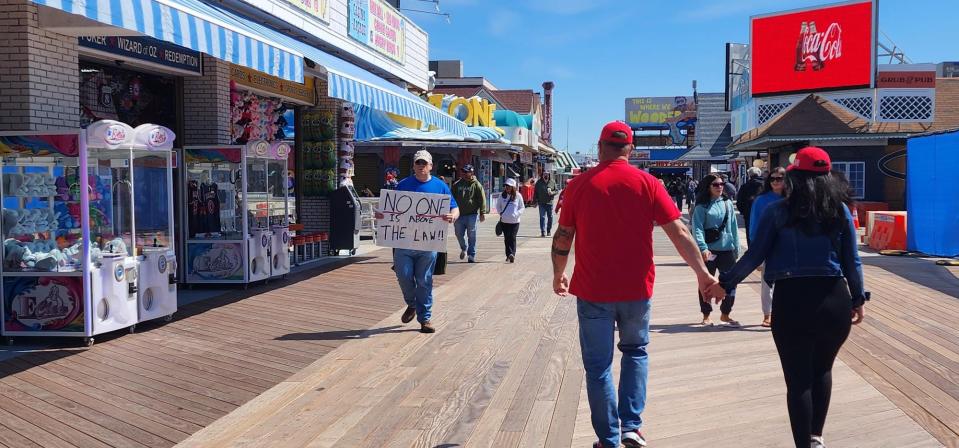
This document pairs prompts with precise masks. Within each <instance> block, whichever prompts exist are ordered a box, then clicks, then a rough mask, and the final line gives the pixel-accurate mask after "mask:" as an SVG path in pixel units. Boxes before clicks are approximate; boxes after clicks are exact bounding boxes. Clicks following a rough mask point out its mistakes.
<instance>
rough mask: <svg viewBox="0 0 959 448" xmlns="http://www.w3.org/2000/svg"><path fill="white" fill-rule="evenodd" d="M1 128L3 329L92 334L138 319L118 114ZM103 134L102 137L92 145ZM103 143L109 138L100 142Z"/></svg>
mask: <svg viewBox="0 0 959 448" xmlns="http://www.w3.org/2000/svg"><path fill="white" fill-rule="evenodd" d="M95 125H96V127H94V126H93V125H91V128H90V129H88V131H86V132H81V133H76V132H73V133H56V132H48V133H44V132H40V133H3V134H0V156H2V158H0V171H2V182H0V200H2V202H3V226H2V233H3V238H4V244H3V264H2V273H0V274H2V279H3V282H2V291H3V302H2V305H0V307H2V314H3V323H2V327H0V329H2V333H3V335H4V336H5V337H8V338H12V337H16V336H73V337H83V338H85V340H86V342H87V344H88V345H90V344H92V343H93V336H94V335H97V334H102V333H106V332H110V331H115V330H119V329H124V328H128V327H132V326H133V325H135V324H136V323H137V320H138V313H137V285H138V269H137V264H138V263H137V259H136V253H135V248H134V247H135V246H134V235H135V230H134V202H133V197H134V193H133V190H134V188H133V176H134V172H133V169H132V166H133V155H132V152H131V151H130V150H126V151H122V150H121V151H118V150H115V147H113V145H117V144H121V143H126V142H127V141H129V140H130V139H132V138H133V137H134V135H135V131H134V130H133V129H132V128H130V127H129V126H127V125H124V124H122V123H117V122H111V123H99V124H95ZM88 134H90V135H93V134H98V135H99V137H97V138H96V139H95V140H96V141H97V143H98V145H99V146H100V147H96V148H91V147H88V146H87V137H88ZM100 143H102V144H100Z"/></svg>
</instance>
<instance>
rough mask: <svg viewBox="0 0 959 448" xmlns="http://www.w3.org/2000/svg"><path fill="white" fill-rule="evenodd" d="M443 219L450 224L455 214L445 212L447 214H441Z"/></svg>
mask: <svg viewBox="0 0 959 448" xmlns="http://www.w3.org/2000/svg"><path fill="white" fill-rule="evenodd" d="M443 220H444V221H446V222H448V223H451V224H452V223H453V221H456V215H454V214H452V213H447V214H445V215H443Z"/></svg>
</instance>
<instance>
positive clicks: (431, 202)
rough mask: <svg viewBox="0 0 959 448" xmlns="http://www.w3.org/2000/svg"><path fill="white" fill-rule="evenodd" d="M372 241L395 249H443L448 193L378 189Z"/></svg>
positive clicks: (437, 250)
mask: <svg viewBox="0 0 959 448" xmlns="http://www.w3.org/2000/svg"><path fill="white" fill-rule="evenodd" d="M378 209H379V211H380V213H382V214H383V219H380V220H377V222H376V244H377V245H378V246H383V247H395V248H397V249H413V250H425V251H432V252H446V232H447V228H448V226H447V222H446V220H444V219H443V217H444V216H446V215H447V214H449V212H450V197H449V195H445V194H432V193H415V192H412V191H395V190H381V191H380V203H379V207H378Z"/></svg>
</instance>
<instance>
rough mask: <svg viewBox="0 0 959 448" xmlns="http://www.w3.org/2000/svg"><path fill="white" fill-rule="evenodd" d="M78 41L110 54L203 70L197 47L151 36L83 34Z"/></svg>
mask: <svg viewBox="0 0 959 448" xmlns="http://www.w3.org/2000/svg"><path fill="white" fill-rule="evenodd" d="M79 45H80V47H83V48H89V49H92V50H97V51H100V52H104V53H109V54H111V55H116V56H125V57H128V58H131V59H136V60H140V61H144V62H150V63H153V64H157V65H162V66H164V67H170V68H175V69H178V70H186V71H188V72H192V73H195V74H197V75H202V74H203V68H202V66H201V62H200V61H201V57H200V52H199V51H193V50H191V49H189V48H183V47H180V46H178V45H173V44H171V43H167V42H163V41H161V40H157V39H153V38H150V37H126V36H85V37H80V38H79Z"/></svg>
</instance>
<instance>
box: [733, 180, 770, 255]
mask: <svg viewBox="0 0 959 448" xmlns="http://www.w3.org/2000/svg"><path fill="white" fill-rule="evenodd" d="M746 176H747V177H748V178H749V179H748V180H747V181H746V183H745V184H743V186H742V188H740V189H739V193H737V194H736V209H737V210H739V213H740V214H741V215H743V219H744V220H745V221H746V241H747V242H748V241H749V239H750V238H752V237H751V236H750V234H749V221H750V219H749V218H750V211H751V210H752V207H753V201H755V200H756V196H759V192H760V191H762V189H763V172H762V170H760V169H759V168H756V167H752V168H750V169H748V170H747V171H746Z"/></svg>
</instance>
